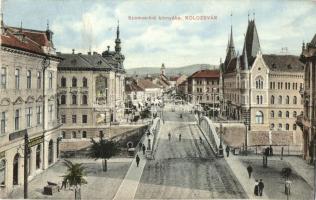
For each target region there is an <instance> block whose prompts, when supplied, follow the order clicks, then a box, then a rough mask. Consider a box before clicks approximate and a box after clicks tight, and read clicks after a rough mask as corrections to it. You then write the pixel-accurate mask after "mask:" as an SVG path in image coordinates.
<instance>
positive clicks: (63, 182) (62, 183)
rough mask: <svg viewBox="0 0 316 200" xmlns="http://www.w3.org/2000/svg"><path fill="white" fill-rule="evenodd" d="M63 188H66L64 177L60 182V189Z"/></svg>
mask: <svg viewBox="0 0 316 200" xmlns="http://www.w3.org/2000/svg"><path fill="white" fill-rule="evenodd" d="M63 188H65V189H66V188H67V180H66V179H64V180H63V181H62V182H61V188H60V189H63Z"/></svg>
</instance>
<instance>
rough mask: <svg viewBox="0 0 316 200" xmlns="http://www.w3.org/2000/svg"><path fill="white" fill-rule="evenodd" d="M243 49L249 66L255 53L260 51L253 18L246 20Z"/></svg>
mask: <svg viewBox="0 0 316 200" xmlns="http://www.w3.org/2000/svg"><path fill="white" fill-rule="evenodd" d="M244 49H245V52H246V54H247V60H248V65H249V68H250V67H251V65H252V64H253V61H254V60H255V58H256V56H257V53H258V52H259V51H260V42H259V36H258V32H257V28H256V24H255V20H254V19H253V20H249V21H248V27H247V32H246V37H245V44H244Z"/></svg>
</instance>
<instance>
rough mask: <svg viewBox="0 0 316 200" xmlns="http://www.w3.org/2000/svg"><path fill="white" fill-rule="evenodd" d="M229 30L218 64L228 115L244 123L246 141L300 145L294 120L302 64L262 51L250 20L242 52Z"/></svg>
mask: <svg viewBox="0 0 316 200" xmlns="http://www.w3.org/2000/svg"><path fill="white" fill-rule="evenodd" d="M234 51H235V48H234V44H233V33H232V29H231V37H230V40H229V44H228V49H227V56H226V59H225V62H224V63H222V64H221V69H222V76H223V77H222V82H223V85H222V88H223V96H224V104H225V105H224V106H225V108H226V109H225V110H226V115H227V116H228V118H231V119H235V120H240V121H243V122H245V123H246V124H247V125H248V129H249V130H250V133H251V134H250V136H249V138H248V139H249V142H250V144H266V145H268V144H298V145H299V144H301V142H302V139H301V138H302V137H301V131H300V130H299V129H297V127H296V124H295V120H296V116H297V115H299V114H300V113H301V112H302V110H303V105H302V104H301V101H300V98H301V97H300V93H299V91H300V88H301V87H303V82H304V65H303V63H302V62H300V60H299V57H298V56H293V55H268V54H262V53H261V48H260V42H259V37H258V32H257V28H256V25H255V21H254V20H250V21H248V28H247V32H246V36H245V41H244V47H243V51H242V55H238V54H237V55H236V54H235V53H234Z"/></svg>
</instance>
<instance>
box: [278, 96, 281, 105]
mask: <svg viewBox="0 0 316 200" xmlns="http://www.w3.org/2000/svg"><path fill="white" fill-rule="evenodd" d="M278 103H279V104H282V96H281V95H280V96H279V99H278Z"/></svg>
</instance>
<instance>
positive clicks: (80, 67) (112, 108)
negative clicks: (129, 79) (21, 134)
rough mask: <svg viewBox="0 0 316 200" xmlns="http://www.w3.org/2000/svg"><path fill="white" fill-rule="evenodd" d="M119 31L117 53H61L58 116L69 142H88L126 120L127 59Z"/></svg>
mask: <svg viewBox="0 0 316 200" xmlns="http://www.w3.org/2000/svg"><path fill="white" fill-rule="evenodd" d="M119 36H120V31H119V27H117V35H116V40H115V51H110V47H109V46H108V49H107V50H106V51H104V52H103V53H102V55H101V54H98V53H97V52H93V53H91V52H88V54H81V53H75V52H74V50H73V53H71V54H61V53H58V55H59V56H60V57H62V58H63V61H62V62H61V63H60V64H59V65H58V83H57V85H58V96H59V115H60V119H61V122H62V123H63V127H62V135H63V138H64V139H66V140H72V139H74V140H76V139H89V138H91V137H96V136H98V135H99V133H101V132H102V133H104V134H105V136H107V137H110V135H108V133H107V132H106V131H105V129H106V128H108V127H109V126H110V125H111V124H118V123H119V122H120V121H121V120H123V117H124V95H125V94H124V91H125V86H124V79H125V70H124V66H123V62H124V59H125V57H124V55H122V54H121V46H120V44H121V40H120V37H119Z"/></svg>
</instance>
